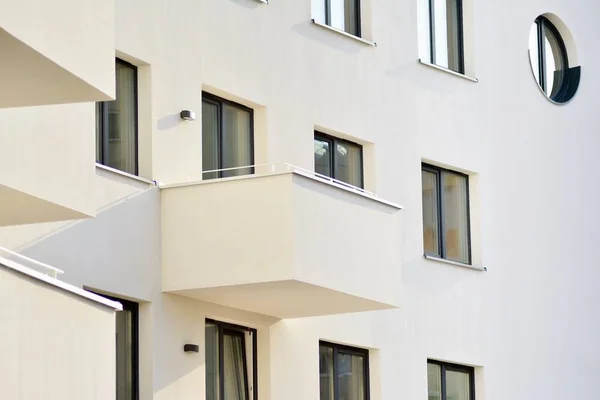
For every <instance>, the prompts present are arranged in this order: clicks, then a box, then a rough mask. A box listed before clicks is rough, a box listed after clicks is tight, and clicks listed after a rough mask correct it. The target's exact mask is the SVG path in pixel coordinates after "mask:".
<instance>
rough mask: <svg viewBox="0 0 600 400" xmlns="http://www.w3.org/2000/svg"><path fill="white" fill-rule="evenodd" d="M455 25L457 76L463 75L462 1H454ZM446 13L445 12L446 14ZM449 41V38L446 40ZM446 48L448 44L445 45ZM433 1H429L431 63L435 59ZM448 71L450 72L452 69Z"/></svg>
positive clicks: (463, 27)
mask: <svg viewBox="0 0 600 400" xmlns="http://www.w3.org/2000/svg"><path fill="white" fill-rule="evenodd" d="M456 12H457V14H456V24H457V25H458V38H457V39H458V43H457V44H456V45H457V47H458V58H459V59H458V71H454V72H457V73H459V74H462V75H464V74H465V37H464V36H465V33H464V29H465V26H464V22H463V2H462V0H456ZM447 13H448V12H447V11H446V14H447ZM448 40H450V38H448ZM446 46H448V44H447V43H446ZM435 48H436V47H435V0H429V53H430V54H429V55H430V57H431V63H432V64H435V65H438V64H437V63H436V57H435ZM448 69H450V70H452V68H449V67H448Z"/></svg>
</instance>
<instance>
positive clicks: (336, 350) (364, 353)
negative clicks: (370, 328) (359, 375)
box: [319, 340, 371, 400]
mask: <svg viewBox="0 0 600 400" xmlns="http://www.w3.org/2000/svg"><path fill="white" fill-rule="evenodd" d="M320 347H327V348H330V349H332V350H333V400H338V395H339V394H338V392H339V385H338V380H337V379H336V376H337V372H338V369H339V361H338V357H337V355H338V354H340V353H341V354H349V355H353V356H360V357H363V360H365V364H364V368H363V381H364V390H365V393H364V399H365V400H370V398H371V385H370V380H369V376H370V372H369V371H370V370H369V350H368V349H362V348H359V347H353V346H348V345H344V344H338V343H332V342H328V341H325V340H319V348H320Z"/></svg>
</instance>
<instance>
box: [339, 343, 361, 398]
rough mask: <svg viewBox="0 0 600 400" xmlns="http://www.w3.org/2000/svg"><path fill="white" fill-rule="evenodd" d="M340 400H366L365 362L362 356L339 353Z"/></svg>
mask: <svg viewBox="0 0 600 400" xmlns="http://www.w3.org/2000/svg"><path fill="white" fill-rule="evenodd" d="M338 354H339V356H338V357H339V358H338V371H337V377H336V378H337V380H338V387H339V393H338V398H339V399H345V400H365V380H364V377H365V370H364V364H365V360H364V357H362V356H356V355H351V354H344V353H338Z"/></svg>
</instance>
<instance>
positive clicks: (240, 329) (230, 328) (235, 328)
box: [204, 318, 258, 400]
mask: <svg viewBox="0 0 600 400" xmlns="http://www.w3.org/2000/svg"><path fill="white" fill-rule="evenodd" d="M204 323H205V324H207V323H208V324H213V325H216V326H217V327H218V328H219V339H218V340H219V354H218V357H219V400H222V399H223V393H225V363H224V362H223V360H224V353H223V335H224V334H225V333H227V334H228V335H234V336H239V337H241V338H242V352H243V355H244V357H243V358H242V362H243V369H244V380H245V383H246V398H247V399H248V400H250V399H251V400H258V339H257V330H256V329H254V328H248V327H246V326H242V325H235V324H231V323H228V322H222V321H217V320H214V319H211V318H205V320H204ZM246 332H248V333H249V334H250V336H252V388H253V391H252V398H250V385H249V383H250V382H248V360H247V357H246V355H247V354H248V353H247V349H246V338H245V335H244V333H246Z"/></svg>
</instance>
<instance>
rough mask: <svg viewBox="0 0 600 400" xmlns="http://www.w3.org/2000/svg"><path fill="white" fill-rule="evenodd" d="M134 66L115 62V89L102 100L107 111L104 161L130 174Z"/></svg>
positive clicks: (133, 152) (133, 143) (132, 165)
mask: <svg viewBox="0 0 600 400" xmlns="http://www.w3.org/2000/svg"><path fill="white" fill-rule="evenodd" d="M135 75H136V73H135V69H134V67H132V66H129V65H124V64H121V63H117V64H116V77H117V84H116V89H117V90H116V92H117V97H116V100H114V101H108V102H105V103H104V107H106V111H105V112H107V113H108V127H107V130H108V132H107V133H108V138H104V145H107V146H108V155H107V156H108V160H104V161H105V164H106V165H108V166H110V167H112V168H116V169H118V170H121V171H124V172H128V173H130V174H135V173H137V171H136V151H137V149H136V147H137V146H136V140H137V138H136V135H137V133H136V130H137V127H136V120H135V119H136V114H137V110H136V93H135Z"/></svg>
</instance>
